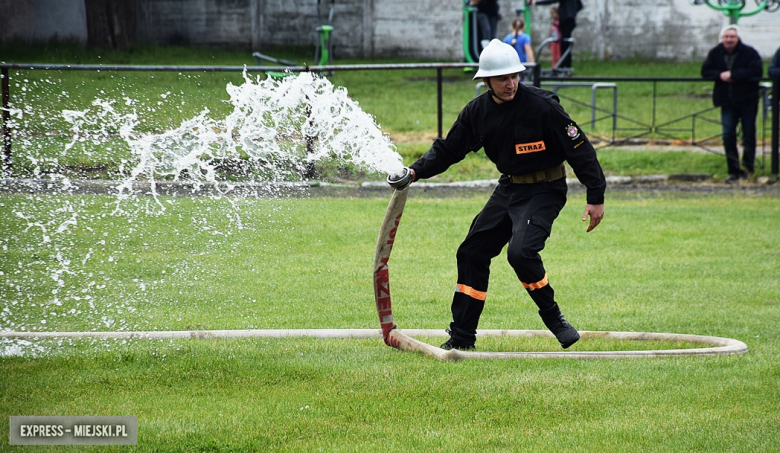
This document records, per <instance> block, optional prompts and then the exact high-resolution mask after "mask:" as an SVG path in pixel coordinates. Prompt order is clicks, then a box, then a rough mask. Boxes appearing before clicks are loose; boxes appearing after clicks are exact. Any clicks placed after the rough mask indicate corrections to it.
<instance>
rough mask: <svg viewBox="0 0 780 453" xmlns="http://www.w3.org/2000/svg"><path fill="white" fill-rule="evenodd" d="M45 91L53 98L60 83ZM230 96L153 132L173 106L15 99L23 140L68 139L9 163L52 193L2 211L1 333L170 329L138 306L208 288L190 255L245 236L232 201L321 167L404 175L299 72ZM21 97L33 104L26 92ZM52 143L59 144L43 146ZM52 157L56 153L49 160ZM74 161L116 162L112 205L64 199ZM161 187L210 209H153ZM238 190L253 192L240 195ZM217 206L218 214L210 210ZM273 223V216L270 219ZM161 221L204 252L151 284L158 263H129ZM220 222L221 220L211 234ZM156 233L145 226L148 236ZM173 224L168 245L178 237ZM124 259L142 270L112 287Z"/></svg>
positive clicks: (388, 153)
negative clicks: (221, 107) (190, 284)
mask: <svg viewBox="0 0 780 453" xmlns="http://www.w3.org/2000/svg"><path fill="white" fill-rule="evenodd" d="M36 86H37V85H36ZM41 86H42V87H43V88H46V89H55V88H54V87H56V83H54V82H49V81H47V83H46V84H45V86H44V85H41ZM226 90H227V94H228V95H229V99H227V100H226V101H224V102H226V103H228V105H229V106H230V109H229V110H228V113H227V114H226V115H225V116H222V117H217V116H216V115H215V114H214V113H212V110H210V109H208V108H203V109H202V110H201V111H200V113H198V114H195V115H193V116H192V117H190V118H187V119H185V120H184V121H182V122H181V124H178V125H175V126H174V127H168V128H167V129H164V130H160V126H157V125H152V124H151V118H150V117H152V116H155V112H156V110H157V109H160V105H162V104H165V103H168V104H167V105H175V104H174V102H175V101H174V98H176V97H177V96H175V95H171V94H170V93H165V94H164V95H161V96H160V97H159V98H155V99H151V100H149V99H147V100H145V101H140V100H138V99H133V98H132V97H130V96H128V95H127V94H126V93H124V92H122V93H121V95H117V96H113V95H112V94H110V93H104V92H101V94H100V98H99V99H94V100H93V101H92V102H91V104H90V105H88V106H87V107H86V108H83V107H80V108H73V107H70V106H69V105H68V104H67V102H66V101H68V99H69V96H67V93H65V92H63V96H62V99H63V106H64V107H70V108H63V109H62V110H60V111H59V112H51V111H41V112H37V111H33V110H32V107H31V105H35V103H34V102H28V103H25V102H24V99H23V100H22V103H23V104H28V105H25V106H24V107H22V108H16V107H13V106H12V110H13V115H14V118H15V121H16V122H17V123H15V124H16V129H18V130H22V131H24V130H25V121H37V120H38V118H43V119H45V120H46V121H52V120H53V121H55V122H58V123H57V124H58V125H59V124H62V125H65V126H66V127H67V128H69V131H68V132H67V134H66V137H67V138H66V139H65V140H64V141H62V140H61V141H59V142H57V141H56V140H55V138H50V137H49V136H42V135H34V134H30V135H25V136H20V139H19V140H17V141H16V146H15V158H16V160H17V163H18V164H20V165H21V166H22V167H24V168H28V169H30V170H29V173H30V175H31V176H32V177H33V178H37V179H35V180H37V181H38V182H37V183H36V184H37V185H36V186H35V187H36V188H40V187H46V188H47V193H38V192H37V191H36V190H31V192H33V193H32V194H30V195H23V196H19V197H14V198H7V199H5V200H2V201H1V202H2V206H3V209H4V210H7V211H8V212H10V213H11V214H12V215H10V216H6V218H5V219H4V220H3V223H2V224H3V225H6V227H7V228H8V231H9V234H8V235H6V236H5V237H4V238H1V239H0V245H1V246H2V250H0V253H3V254H4V258H3V259H4V260H6V261H5V264H4V265H3V267H2V270H4V271H5V272H3V271H2V270H0V274H2V278H3V279H4V280H5V283H3V284H2V286H0V290H2V294H0V295H2V300H0V332H3V331H4V332H9V331H17V332H20V331H26V332H46V331H53V330H64V329H65V330H66V329H68V328H69V327H68V326H78V328H79V329H80V330H91V331H97V330H116V331H132V330H138V329H152V330H155V329H169V328H171V326H170V325H167V324H166V323H167V322H170V320H168V321H166V320H160V319H152V317H151V316H147V315H144V314H143V311H144V309H145V308H144V307H147V308H153V309H157V310H158V312H160V313H165V312H166V311H169V310H165V308H164V307H162V308H161V307H159V305H160V304H163V305H164V304H165V303H166V302H165V301H164V300H163V301H161V300H160V299H161V296H159V294H162V293H166V292H170V288H166V285H170V283H168V282H167V281H166V278H170V277H172V276H174V275H187V276H188V277H192V278H193V279H196V280H197V279H198V278H199V277H202V278H203V279H206V280H208V279H210V278H214V277H215V276H216V275H217V273H218V272H219V270H217V269H213V268H207V265H202V264H200V263H199V262H198V261H197V258H196V256H198V255H201V254H203V253H204V252H206V251H208V250H209V248H210V247H219V246H220V244H223V245H224V243H225V241H227V240H228V239H227V238H229V237H230V236H231V234H232V232H231V230H236V229H242V228H244V223H243V221H242V219H241V216H242V213H241V212H240V211H241V208H240V206H239V204H238V203H237V202H236V200H237V199H238V198H240V196H241V195H244V194H246V195H261V196H263V197H274V196H276V195H280V194H283V193H286V192H284V191H283V190H282V189H279V188H280V187H285V184H288V186H287V187H289V184H290V183H293V184H298V183H300V182H303V181H305V180H306V179H307V178H309V177H310V171H311V169H312V168H315V169H316V168H320V166H325V167H327V166H330V167H328V168H333V167H336V168H342V167H343V168H352V169H355V170H358V171H360V172H375V173H380V174H383V175H386V174H401V173H403V171H404V170H405V169H404V168H403V164H402V159H401V156H400V155H399V154H398V153H397V152H396V150H395V146H394V145H393V144H392V142H391V141H390V139H389V137H388V136H387V135H385V134H383V133H382V131H381V129H380V128H379V126H378V125H377V124H376V122H375V120H374V118H373V117H372V116H371V115H369V114H367V113H366V112H364V111H363V110H362V109H361V108H360V107H359V105H358V104H357V102H355V101H354V100H352V99H350V98H349V96H348V94H347V91H346V90H345V89H344V88H337V87H334V86H333V85H332V84H331V83H330V81H329V80H328V79H326V78H322V77H316V76H314V75H313V74H311V73H301V74H299V75H290V76H288V77H285V78H283V79H281V80H275V79H272V78H267V79H264V80H261V78H260V77H256V78H251V77H250V76H249V75H248V74H247V73H246V72H244V74H243V83H242V84H240V85H233V84H228V85H227V87H226ZM21 92H24V93H30V94H29V95H30V96H32V93H34V90H28V91H25V90H21ZM184 96H185V93H182V102H184ZM149 101H151V102H149ZM213 110H217V109H213ZM29 124H30V126H28V129H30V130H32V129H34V128H35V125H34V124H36V123H33V122H31V123H29ZM57 127H60V126H57ZM57 136H59V137H61V136H62V133H61V132H60V133H57V134H56V136H52V137H57ZM54 146H58V148H57V153H52V152H51V149H53V148H54ZM82 155H84V156H87V157H89V156H101V159H104V160H105V161H109V162H111V161H112V160H113V161H114V162H116V164H117V166H118V169H117V170H116V171H111V172H110V173H112V176H113V178H114V179H112V180H111V181H110V182H109V184H111V185H112V187H113V192H112V193H113V194H115V196H113V197H112V196H109V197H77V196H72V195H74V193H75V192H74V188H75V186H76V185H78V184H77V182H76V181H71V177H72V176H71V174H70V173H68V172H67V171H65V170H63V169H64V168H65V166H63V165H62V164H61V162H64V161H66V160H78V156H82ZM74 156H76V158H75V159H74ZM106 156H107V157H106ZM66 158H67V159H66ZM18 184H19V185H21V184H23V182H22V180H19V182H18ZM162 184H181V185H182V187H186V188H189V190H191V191H192V192H193V193H195V192H197V191H199V190H201V189H204V188H208V189H209V190H208V191H204V192H207V193H208V194H209V195H210V197H208V198H202V197H195V198H193V199H191V200H188V201H186V202H185V200H181V199H176V198H170V197H161V196H159V193H160V192H159V190H158V189H159V188H160V187H161V185H162ZM245 187H251V188H252V189H251V190H243V189H242V190H239V188H245ZM296 187H298V186H296ZM303 187H304V189H300V190H305V187H306V185H305V184H304V185H303ZM215 198H216V199H218V200H220V201H224V203H216V204H215V202H214V199H215ZM198 206H203V209H199V208H198ZM215 211H219V212H218V213H217V214H216V215H215ZM272 215H278V214H277V213H269V214H268V216H272ZM160 216H168V217H171V218H177V219H179V221H181V219H186V224H187V228H195V229H196V230H198V231H200V232H202V233H203V234H204V237H208V238H209V239H208V243H198V244H195V245H194V247H200V250H198V249H195V250H192V251H188V252H187V253H189V254H190V256H186V257H184V258H181V259H178V260H170V261H168V262H169V264H167V265H166V266H167V268H165V270H163V271H161V272H163V274H161V275H159V276H157V277H151V278H150V274H149V272H146V271H144V269H146V268H148V267H149V266H151V267H155V268H157V267H164V266H161V264H160V262H159V260H158V261H157V262H155V263H152V262H150V263H148V266H147V265H146V263H143V262H140V261H138V260H139V259H140V258H136V256H141V254H137V253H136V252H137V251H138V250H139V247H141V248H143V249H153V248H154V247H155V245H154V244H155V241H156V239H157V238H155V237H149V236H150V235H149V234H148V233H149V232H148V231H145V228H146V227H145V225H146V222H147V221H150V220H149V219H153V218H154V217H157V218H159V217H160ZM215 219H221V220H219V224H218V225H217V224H216V223H217V220H215ZM277 220H278V219H277ZM270 221H276V220H274V219H270ZM156 223H158V221H157V220H151V221H150V223H149V225H151V224H156ZM172 225H174V226H173V228H172V229H171V230H170V231H169V234H175V235H178V234H179V232H178V231H177V230H176V227H175V223H172ZM252 228H261V227H259V226H256V225H252ZM85 237H89V238H90V239H83V238H85ZM85 240H86V241H87V243H83V241H85ZM78 241H81V242H82V243H79V242H78ZM220 241H222V242H220ZM181 244H182V246H184V242H183V240H182V243H181ZM187 247H190V244H188V245H187ZM182 250H184V247H183V248H182ZM16 251H20V252H22V253H16ZM193 252H194V253H193ZM17 255H18V258H17ZM12 257H13V258H12ZM160 258H161V259H163V260H164V258H165V257H164V256H160ZM11 259H13V260H14V264H13V265H11ZM130 260H135V261H136V262H137V264H138V265H137V266H133V267H130V269H135V271H132V272H139V275H112V274H111V271H110V270H109V269H111V268H114V266H116V265H117V263H127V262H128V261H130ZM17 261H18V263H17ZM165 272H167V274H165ZM201 274H202V275H201ZM156 291H159V292H156ZM158 323H161V324H159V325H158ZM23 351H29V352H31V353H32V354H37V353H40V352H41V350H40V348H39V347H38V346H35V345H32V344H29V343H28V342H22V341H15V342H12V343H9V342H8V341H6V340H3V342H2V343H0V356H2V355H5V354H21V353H23Z"/></svg>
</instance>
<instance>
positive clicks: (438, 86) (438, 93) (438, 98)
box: [436, 67, 442, 138]
mask: <svg viewBox="0 0 780 453" xmlns="http://www.w3.org/2000/svg"><path fill="white" fill-rule="evenodd" d="M441 82H442V80H441V67H439V68H436V120H437V121H438V124H439V138H441V135H442V127H441V116H442V112H441V110H442V106H441Z"/></svg>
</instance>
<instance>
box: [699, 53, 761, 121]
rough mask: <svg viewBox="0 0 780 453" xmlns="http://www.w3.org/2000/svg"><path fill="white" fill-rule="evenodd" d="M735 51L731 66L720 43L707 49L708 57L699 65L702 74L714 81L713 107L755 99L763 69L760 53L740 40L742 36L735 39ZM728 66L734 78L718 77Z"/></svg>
mask: <svg viewBox="0 0 780 453" xmlns="http://www.w3.org/2000/svg"><path fill="white" fill-rule="evenodd" d="M734 52H735V56H734V61H733V63H732V65H731V68H729V67H728V64H727V63H726V58H725V57H726V51H725V49H723V44H722V43H721V44H718V45H717V46H715V47H713V48H712V49H711V50H710V52H709V53H708V54H707V59H706V60H704V63H703V64H702V65H701V76H702V78H704V79H705V80H714V81H715V89H714V90H713V91H712V103H713V105H715V106H716V107H722V106H724V105H735V104H740V103H747V102H756V101H757V100H758V82H759V80H761V75H762V73H763V72H764V65H763V63H762V61H761V56H760V55H759V54H758V52H757V51H756V49H754V48H752V47H750V46H748V45H745V44H742V41H741V40H740V41H739V42H738V43H737V47H736V48H735V49H734ZM729 70H730V71H731V78H732V80H733V82H731V83H728V82H724V81H722V80H720V73H721V72H723V71H729Z"/></svg>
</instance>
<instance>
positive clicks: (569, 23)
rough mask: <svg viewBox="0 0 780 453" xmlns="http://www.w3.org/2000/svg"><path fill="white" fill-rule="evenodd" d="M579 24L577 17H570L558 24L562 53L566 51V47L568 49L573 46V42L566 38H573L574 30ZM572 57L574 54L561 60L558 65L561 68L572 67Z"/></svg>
mask: <svg viewBox="0 0 780 453" xmlns="http://www.w3.org/2000/svg"><path fill="white" fill-rule="evenodd" d="M576 26H577V21H576V19H574V18H573V17H572V18H569V19H564V20H562V21H561V22H560V23H559V24H558V28H559V29H560V30H561V38H562V39H561V55H563V53H564V52H566V49H568V48H569V47H570V46H571V43H569V42H568V41H566V39H568V38H571V34H572V33H573V32H574V28H575V27H576ZM571 57H572V54H569V55H568V56H567V57H566V58H564V59H563V61H561V64H560V65H558V66H559V67H561V68H571Z"/></svg>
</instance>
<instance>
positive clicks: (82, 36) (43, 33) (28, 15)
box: [0, 0, 87, 43]
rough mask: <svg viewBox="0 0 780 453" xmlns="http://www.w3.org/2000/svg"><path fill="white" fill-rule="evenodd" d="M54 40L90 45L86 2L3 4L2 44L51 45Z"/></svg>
mask: <svg viewBox="0 0 780 453" xmlns="http://www.w3.org/2000/svg"><path fill="white" fill-rule="evenodd" d="M55 36H56V37H57V38H59V39H68V40H74V41H77V42H80V43H86V42H87V12H86V9H85V8H84V0H0V42H5V41H8V40H11V39H15V38H16V39H23V40H27V41H48V40H49V39H51V38H53V37H55Z"/></svg>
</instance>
